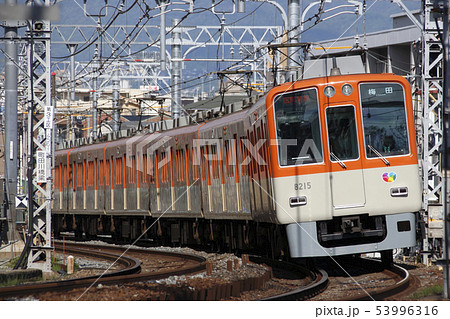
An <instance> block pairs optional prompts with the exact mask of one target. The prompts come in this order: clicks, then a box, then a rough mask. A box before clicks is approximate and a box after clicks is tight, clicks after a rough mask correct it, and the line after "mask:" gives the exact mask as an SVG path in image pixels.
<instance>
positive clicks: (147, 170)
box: [142, 154, 155, 184]
mask: <svg viewBox="0 0 450 319" xmlns="http://www.w3.org/2000/svg"><path fill="white" fill-rule="evenodd" d="M150 161H151V158H150V157H147V154H144V155H142V183H143V184H148V182H149V181H150V183H151V184H153V183H154V182H155V175H154V173H153V165H152V163H151V162H150ZM149 163H150V165H149ZM149 176H150V178H149Z"/></svg>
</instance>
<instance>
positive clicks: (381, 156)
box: [367, 144, 391, 166]
mask: <svg viewBox="0 0 450 319" xmlns="http://www.w3.org/2000/svg"><path fill="white" fill-rule="evenodd" d="M367 147H368V148H369V149H370V150H371V151H372V152H374V153H375V155H376V156H378V158H379V159H381V160H382V161H383V162H384V164H386V166H391V163H389V161H388V160H387V159H386V158H385V157H384V156H383V155H381V153H380V152H378V151H377V150H376V149H375V148H374V147H373V146H372V145H370V144H367Z"/></svg>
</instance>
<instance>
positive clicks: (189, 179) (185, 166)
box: [184, 145, 191, 186]
mask: <svg viewBox="0 0 450 319" xmlns="http://www.w3.org/2000/svg"><path fill="white" fill-rule="evenodd" d="M184 156H185V162H184V168H185V171H186V185H187V186H189V185H190V182H191V176H190V172H189V167H190V165H189V146H188V145H186V146H185V147H184Z"/></svg>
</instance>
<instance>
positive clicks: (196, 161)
mask: <svg viewBox="0 0 450 319" xmlns="http://www.w3.org/2000/svg"><path fill="white" fill-rule="evenodd" d="M191 154H192V180H193V181H197V180H199V179H200V177H199V175H198V174H199V166H200V165H201V164H200V163H201V159H200V163H199V157H198V148H196V147H192V151H191Z"/></svg>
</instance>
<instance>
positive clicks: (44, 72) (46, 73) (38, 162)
mask: <svg viewBox="0 0 450 319" xmlns="http://www.w3.org/2000/svg"><path fill="white" fill-rule="evenodd" d="M35 4H38V5H45V6H50V5H51V1H50V0H42V1H37V0H35ZM50 32H51V30H50V22H49V21H28V30H27V33H26V34H27V38H28V42H27V44H26V48H27V50H26V51H27V56H28V57H29V59H28V75H29V76H28V100H29V102H28V103H29V107H28V129H27V133H28V142H27V144H28V145H27V149H28V152H27V154H28V165H27V175H28V181H29V182H28V190H27V191H28V196H27V198H28V237H27V241H31V242H30V244H29V245H28V247H26V248H28V268H38V269H42V270H43V271H46V272H49V271H51V251H52V249H53V248H52V242H51V232H52V230H51V207H52V206H51V203H52V175H51V169H52V166H53V143H52V141H53V137H52V131H53V122H54V121H53V110H52V106H51V78H50V73H51V72H50V66H51V64H50ZM30 180H31V183H30Z"/></svg>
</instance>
